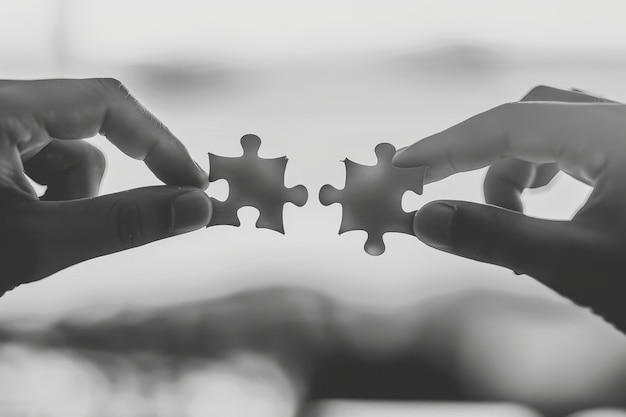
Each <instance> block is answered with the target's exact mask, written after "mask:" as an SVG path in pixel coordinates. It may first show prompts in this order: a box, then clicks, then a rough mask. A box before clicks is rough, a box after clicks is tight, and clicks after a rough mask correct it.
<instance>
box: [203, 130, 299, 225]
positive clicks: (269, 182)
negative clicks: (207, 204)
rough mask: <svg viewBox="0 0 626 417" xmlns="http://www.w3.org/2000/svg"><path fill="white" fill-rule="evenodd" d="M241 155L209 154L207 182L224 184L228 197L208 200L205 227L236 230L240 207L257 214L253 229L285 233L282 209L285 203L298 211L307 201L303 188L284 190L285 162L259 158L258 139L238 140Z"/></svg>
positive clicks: (285, 159) (249, 137)
mask: <svg viewBox="0 0 626 417" xmlns="http://www.w3.org/2000/svg"><path fill="white" fill-rule="evenodd" d="M241 147H242V149H243V154H242V155H241V156H239V157H225V156H219V155H215V154H213V153H209V181H211V182H214V181H217V180H221V179H223V180H226V181H227V182H228V187H229V193H228V198H227V199H226V200H225V201H219V200H217V199H214V198H211V200H212V202H213V216H212V217H211V221H210V222H209V225H208V226H207V227H209V226H216V225H230V226H240V225H241V222H240V221H239V218H238V216H237V212H238V211H239V209H240V208H242V207H248V206H250V207H255V208H256V209H257V210H259V218H258V220H257V222H256V227H259V228H264V229H272V230H275V231H277V232H279V233H283V234H284V233H285V230H284V224H283V206H284V205H285V204H286V203H292V204H295V205H296V206H298V207H302V206H303V205H304V204H305V203H306V202H307V200H308V191H307V189H306V188H305V187H304V186H303V185H297V186H295V187H291V188H287V187H285V169H286V168H287V158H286V157H285V156H282V157H279V158H269V159H268V158H261V157H259V154H258V152H259V149H260V147H261V139H260V138H259V137H258V136H256V135H245V136H243V137H242V138H241Z"/></svg>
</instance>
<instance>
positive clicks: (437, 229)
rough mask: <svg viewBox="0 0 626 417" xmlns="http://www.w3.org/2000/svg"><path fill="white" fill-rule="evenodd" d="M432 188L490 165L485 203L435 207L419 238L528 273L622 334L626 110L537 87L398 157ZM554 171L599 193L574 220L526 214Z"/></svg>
mask: <svg viewBox="0 0 626 417" xmlns="http://www.w3.org/2000/svg"><path fill="white" fill-rule="evenodd" d="M394 165H396V166H398V167H413V166H427V167H428V171H427V173H426V183H431V182H435V181H440V180H442V179H444V178H446V177H448V176H450V175H453V174H456V173H459V172H464V171H470V170H475V169H479V168H483V167H486V166H489V170H488V172H487V176H486V178H485V182H484V193H485V199H486V202H487V203H488V204H490V205H481V204H475V203H470V202H464V201H434V202H431V203H429V204H427V205H425V206H424V207H423V208H422V209H421V210H420V211H419V212H418V213H417V214H416V216H415V220H414V230H415V234H416V235H417V237H418V238H419V239H421V240H422V241H423V242H425V243H426V244H428V245H430V246H432V247H434V248H437V249H440V250H443V251H446V252H450V253H453V254H456V255H460V256H463V257H466V258H470V259H475V260H478V261H482V262H488V263H492V264H496V265H501V266H504V267H506V268H510V269H512V270H513V271H515V272H516V273H518V274H522V273H523V274H528V275H530V276H532V277H534V278H535V279H537V280H538V281H540V282H542V283H543V284H545V285H546V286H548V287H550V288H552V289H554V290H555V291H557V292H559V293H560V294H562V295H563V296H565V297H568V298H570V299H571V300H573V301H574V302H576V303H578V304H580V305H583V306H588V307H591V308H592V309H593V310H594V311H595V312H596V313H598V314H600V315H602V316H604V318H605V319H606V320H607V321H609V322H611V323H613V324H614V325H615V326H616V327H618V328H619V329H620V330H621V331H623V332H626V106H625V105H623V104H619V103H615V102H611V101H609V100H606V99H603V98H599V97H595V96H591V95H589V94H586V93H583V92H581V91H578V90H574V91H563V90H558V89H554V88H550V87H543V86H540V87H536V88H535V89H533V90H532V91H530V92H529V93H528V94H527V95H526V97H524V98H523V99H522V101H521V102H516V103H509V104H504V105H501V106H498V107H496V108H494V109H491V110H489V111H487V112H485V113H482V114H479V115H477V116H474V117H472V118H470V119H468V120H466V121H464V122H462V123H459V124H458V125H456V126H453V127H451V128H449V129H447V130H444V131H443V132H441V133H438V134H435V135H433V136H430V137H428V138H425V139H423V140H421V141H419V142H417V143H415V144H413V145H411V146H409V147H408V148H406V149H404V150H401V151H399V152H398V153H397V155H396V156H395V158H394ZM558 171H564V172H566V173H567V174H569V175H571V176H572V177H574V178H575V179H577V180H579V181H582V182H584V183H585V184H588V185H590V186H592V187H593V192H592V193H591V195H590V197H589V199H588V201H587V202H586V203H585V205H584V206H583V207H582V208H581V209H580V210H579V211H578V213H577V214H576V215H575V216H574V218H573V219H572V220H571V221H551V220H545V219H537V218H532V217H529V216H526V215H524V214H522V211H523V209H522V203H521V200H520V195H521V193H522V191H523V190H524V189H526V188H537V187H541V186H544V185H547V184H548V183H549V182H550V181H551V180H552V178H553V177H554V176H555V175H556V173H557V172H558Z"/></svg>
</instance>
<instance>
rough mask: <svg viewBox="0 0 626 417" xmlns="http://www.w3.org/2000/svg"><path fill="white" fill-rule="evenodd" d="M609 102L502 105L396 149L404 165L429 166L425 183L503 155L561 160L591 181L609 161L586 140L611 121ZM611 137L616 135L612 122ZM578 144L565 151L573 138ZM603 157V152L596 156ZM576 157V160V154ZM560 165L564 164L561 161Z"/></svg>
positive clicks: (399, 162) (398, 163) (574, 173)
mask: <svg viewBox="0 0 626 417" xmlns="http://www.w3.org/2000/svg"><path fill="white" fill-rule="evenodd" d="M604 106H614V104H605V103H599V104H598V103H593V104H589V103H557V102H528V103H526V102H519V103H509V104H505V105H502V106H498V107H496V108H494V109H492V110H489V111H487V112H484V113H481V114H479V115H476V116H474V117H472V118H470V119H468V120H466V121H464V122H462V123H459V124H458V125H456V126H453V127H451V128H449V129H446V130H444V131H443V132H441V133H438V134H435V135H433V136H430V137H428V138H426V139H423V140H421V141H419V142H417V143H415V144H413V145H412V146H410V147H408V148H407V149H406V150H405V151H403V152H401V153H398V154H396V156H395V157H394V165H396V166H399V167H410V166H428V167H429V169H428V171H427V178H426V182H433V181H438V180H441V179H443V178H446V177H448V176H450V175H452V174H455V173H458V172H464V171H470V170H474V169H479V168H483V167H485V166H488V165H492V164H494V163H495V162H498V161H500V160H503V159H510V158H517V159H522V160H525V161H528V162H536V163H546V162H555V161H556V162H560V163H561V162H562V163H563V165H564V166H562V169H565V168H568V167H569V168H571V172H570V171H567V172H568V173H569V174H570V175H572V176H574V177H575V178H577V179H579V180H581V181H584V182H586V183H592V182H593V181H594V180H595V179H594V178H593V177H594V175H596V174H598V173H599V171H600V168H602V166H603V164H604V162H605V160H604V159H602V158H600V157H598V158H596V157H594V158H581V155H597V154H598V152H597V151H598V150H597V146H596V145H594V144H593V143H590V141H588V140H587V139H588V138H590V137H596V136H598V134H600V135H601V136H602V135H603V133H602V132H598V128H599V127H600V128H602V127H604V126H606V122H605V118H604V115H605V114H606V111H605V110H606V109H605V108H604ZM607 129H608V131H607V132H606V136H614V135H615V134H614V132H612V131H610V129H611V126H609V127H607ZM572 142H573V143H575V144H576V146H575V147H574V148H572V149H571V151H572V152H569V153H568V152H566V151H567V150H568V147H569V146H570V145H571V143H572ZM597 156H601V155H597ZM573 157H574V158H575V160H573V159H572V158H573ZM560 166H561V165H560Z"/></svg>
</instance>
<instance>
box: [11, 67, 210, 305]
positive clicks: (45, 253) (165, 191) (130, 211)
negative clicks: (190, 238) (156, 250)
mask: <svg viewBox="0 0 626 417" xmlns="http://www.w3.org/2000/svg"><path fill="white" fill-rule="evenodd" d="M98 133H100V134H102V135H104V136H106V137H107V139H108V140H109V141H111V142H112V143H113V144H114V145H115V146H117V147H118V148H119V149H120V150H121V151H122V152H124V153H126V154H127V155H128V156H130V157H133V158H135V159H140V160H143V161H144V162H145V163H146V165H147V166H148V168H150V170H151V171H152V172H154V174H155V175H156V176H157V177H158V178H159V179H160V180H162V181H163V182H164V183H166V184H168V186H160V187H148V188H140V189H136V190H130V191H125V192H121V193H117V194H111V195H106V196H102V197H96V198H87V197H93V196H95V195H97V193H98V188H99V185H100V181H101V179H102V176H103V173H104V168H105V160H104V157H103V155H102V153H101V152H100V151H98V150H97V149H96V148H95V147H93V146H91V145H89V144H88V143H87V142H85V141H82V140H79V139H80V138H87V137H91V136H95V135H96V134H98ZM25 174H26V175H28V176H29V177H30V178H32V179H33V180H34V181H36V182H38V183H41V184H43V185H47V187H48V188H47V191H46V193H45V194H44V195H43V197H42V198H41V199H40V198H38V197H37V195H36V194H35V192H34V190H33V188H32V187H31V185H30V183H29V182H28V180H27V178H26V176H25ZM207 185H208V177H207V174H206V173H205V172H204V171H202V170H201V169H200V168H199V167H198V166H197V165H196V164H195V163H194V162H193V160H192V159H191V157H190V156H189V153H188V152H187V150H186V149H185V147H184V146H183V145H182V143H180V142H179V141H178V139H176V137H174V135H172V133H170V131H169V130H168V129H167V128H166V127H165V126H163V124H161V123H160V122H159V121H158V120H157V119H156V118H155V117H154V116H152V115H151V114H150V113H149V112H148V111H146V110H145V109H144V108H143V107H141V105H140V104H139V103H138V102H137V101H136V100H135V99H134V98H133V97H132V96H131V95H130V94H129V92H128V91H127V90H126V89H125V88H124V87H123V86H122V84H120V82H119V81H116V80H112V79H90V80H41V81H0V295H1V294H2V293H3V292H4V291H6V290H9V289H12V288H14V287H16V286H17V285H20V284H23V283H26V282H31V281H36V280H40V279H42V278H44V277H47V276H49V275H51V274H53V273H55V272H57V271H59V270H61V269H63V268H66V267H68V266H70V265H73V264H76V263H79V262H82V261H84V260H87V259H90V258H94V257H97V256H101V255H106V254H110V253H113V252H118V251H121V250H125V249H129V248H132V247H135V246H140V245H143V244H145V243H149V242H152V241H155V240H158V239H162V238H166V237H169V236H173V235H177V234H180V233H185V232H189V231H191V230H194V229H198V228H200V227H202V226H206V225H207V224H208V222H209V219H210V216H211V204H210V201H209V198H208V196H207V195H206V194H205V193H204V192H203V191H202V189H205V188H206V187H207ZM64 200H69V201H64Z"/></svg>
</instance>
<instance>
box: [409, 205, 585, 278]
mask: <svg viewBox="0 0 626 417" xmlns="http://www.w3.org/2000/svg"><path fill="white" fill-rule="evenodd" d="M413 226H414V231H415V234H416V236H417V237H418V238H419V239H420V240H422V241H423V242H424V243H426V244H427V245H429V246H432V247H434V248H437V249H440V250H443V251H446V252H449V253H453V254H456V255H459V256H463V257H465V258H469V259H474V260H477V261H481V262H487V263H491V264H495V265H500V266H504V267H506V268H509V269H511V270H513V271H515V272H516V273H526V274H529V275H531V276H533V277H535V278H538V279H540V280H541V279H543V280H544V281H547V280H549V279H548V278H547V277H549V276H550V275H551V274H550V272H551V271H553V272H554V271H561V272H562V271H567V270H569V269H571V267H572V265H573V264H574V262H573V260H574V259H576V258H575V256H576V254H580V253H590V251H589V247H590V245H591V246H593V245H594V244H595V243H596V242H595V239H593V238H590V233H589V231H588V230H586V229H583V228H582V227H581V226H580V225H577V224H575V223H573V222H564V221H550V220H543V219H536V218H532V217H528V216H525V215H523V214H521V213H516V212H514V211H510V210H505V209H501V208H498V207H494V206H484V205H481V204H476V203H469V202H462V201H435V202H432V203H429V204H427V205H426V206H424V207H423V208H422V209H421V210H419V211H418V213H417V214H416V216H415V220H414V224H413ZM548 284H550V285H552V286H555V285H557V283H548Z"/></svg>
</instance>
